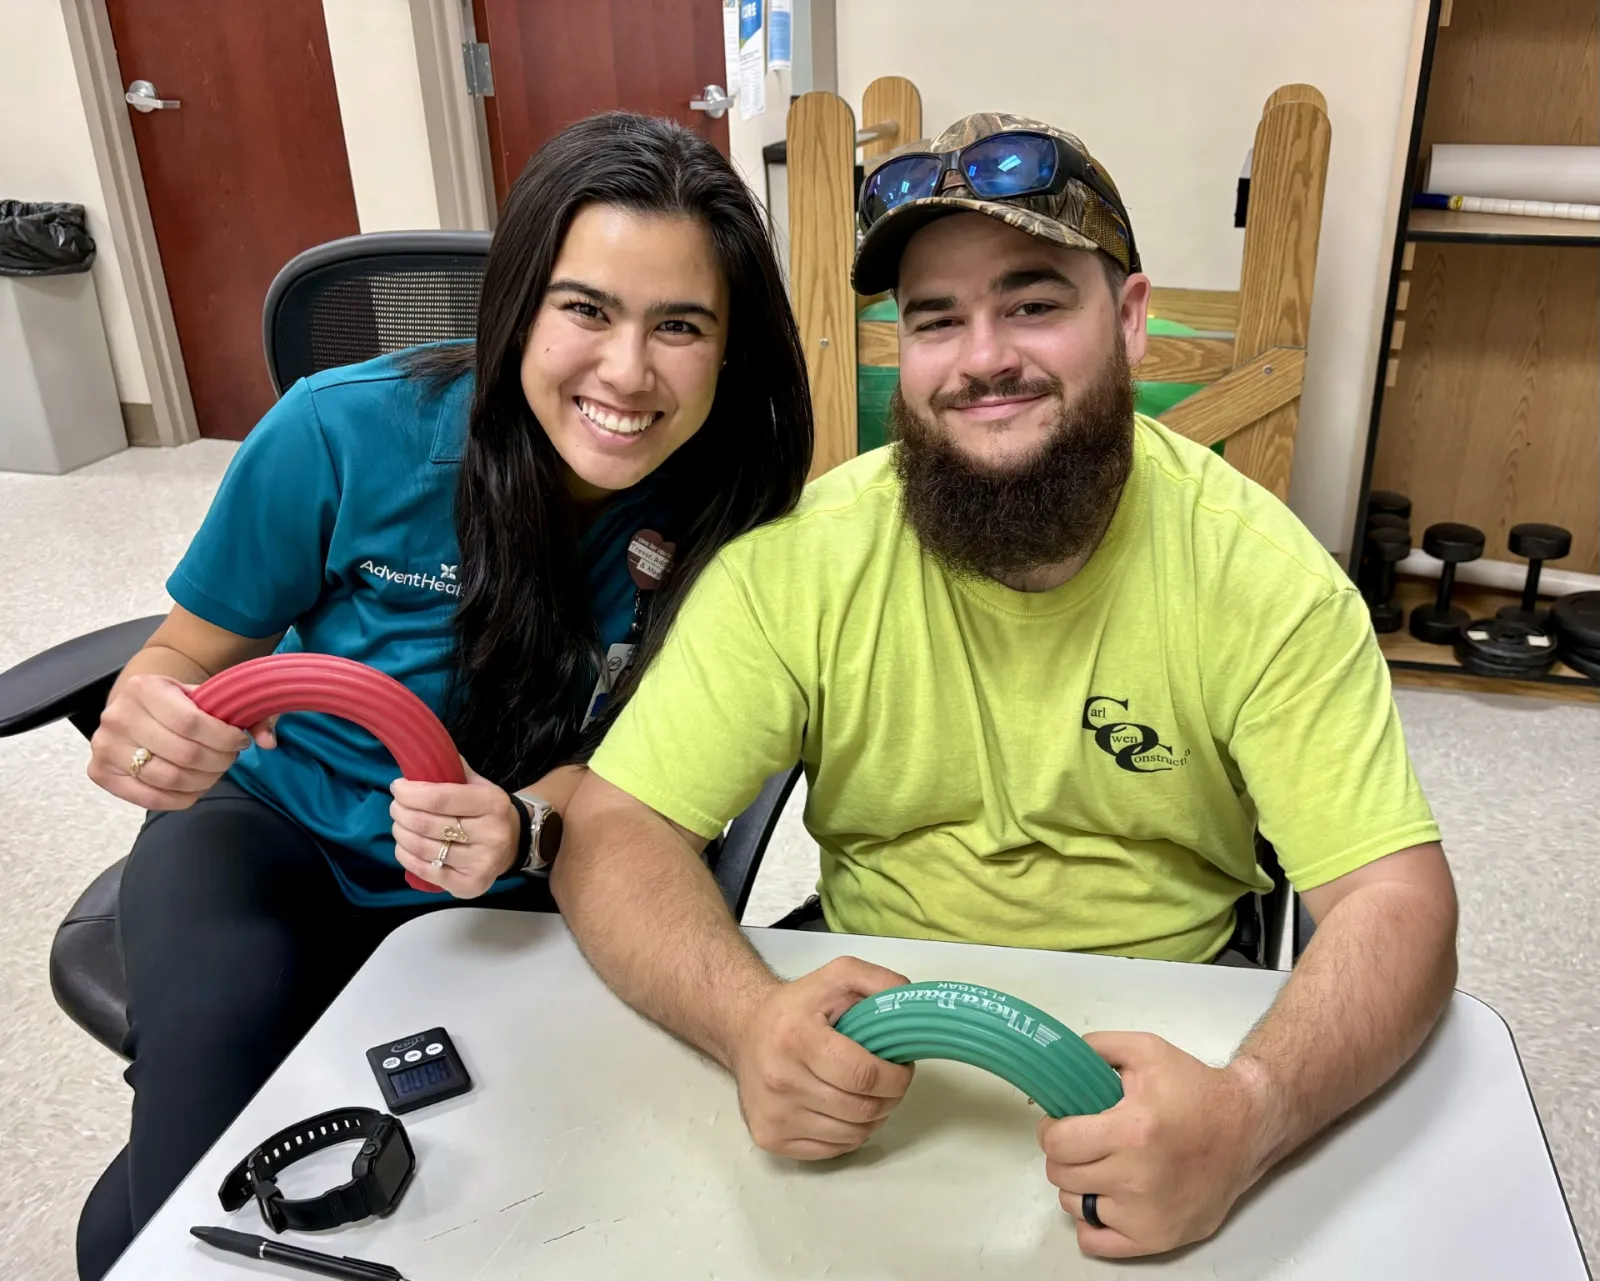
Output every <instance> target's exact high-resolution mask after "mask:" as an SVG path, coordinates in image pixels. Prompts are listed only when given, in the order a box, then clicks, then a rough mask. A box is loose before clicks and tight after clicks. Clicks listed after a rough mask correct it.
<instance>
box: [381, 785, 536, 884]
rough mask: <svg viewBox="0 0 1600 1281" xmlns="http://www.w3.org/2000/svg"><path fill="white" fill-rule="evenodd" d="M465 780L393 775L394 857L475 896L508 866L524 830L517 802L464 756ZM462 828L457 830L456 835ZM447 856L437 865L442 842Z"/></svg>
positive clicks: (424, 875) (410, 869)
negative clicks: (419, 780) (424, 779)
mask: <svg viewBox="0 0 1600 1281" xmlns="http://www.w3.org/2000/svg"><path fill="white" fill-rule="evenodd" d="M461 766H462V769H463V770H465V772H466V775H467V781H466V782H465V783H417V782H413V781H412V780H410V779H405V778H397V779H396V780H395V781H394V784H393V786H391V787H390V789H389V791H390V792H391V793H392V794H393V796H394V800H393V801H392V802H391V803H390V805H389V817H390V818H392V819H393V820H394V845H395V857H396V858H397V859H399V860H400V866H401V867H403V868H405V869H406V871H408V872H410V873H412V874H413V875H415V876H418V877H420V878H421V879H422V880H424V881H429V882H431V883H432V884H434V885H437V886H439V887H440V888H441V889H444V890H448V891H449V892H450V893H451V894H454V895H455V896H456V897H457V898H477V897H478V896H479V895H480V894H482V893H483V892H484V891H485V890H487V889H488V888H489V887H490V886H491V885H493V884H494V882H495V881H496V879H497V878H499V877H501V876H504V875H505V874H506V873H507V872H509V871H510V870H511V864H512V863H513V862H514V861H515V859H516V856H517V844H518V841H519V840H520V838H521V835H522V819H521V818H520V817H519V815H518V814H517V810H516V805H517V802H516V801H515V800H513V799H512V798H511V796H510V795H509V794H508V793H506V792H504V791H502V790H501V789H500V788H498V787H496V786H495V785H494V784H493V783H491V782H490V781H489V780H488V779H486V778H483V777H482V776H481V775H479V774H478V773H477V772H476V771H475V770H474V769H473V768H472V767H471V766H470V765H468V764H467V763H466V762H465V761H462V762H461ZM458 833H460V835H458ZM447 840H448V841H449V842H450V845H449V847H448V849H447V850H445V854H446V857H445V861H444V863H443V864H442V865H440V866H438V867H435V866H434V860H435V859H437V858H438V857H439V853H440V850H441V849H444V847H445V842H446V841H447Z"/></svg>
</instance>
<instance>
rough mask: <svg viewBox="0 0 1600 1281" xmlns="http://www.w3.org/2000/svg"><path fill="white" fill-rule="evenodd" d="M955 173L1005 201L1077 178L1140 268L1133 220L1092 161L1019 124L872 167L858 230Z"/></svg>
mask: <svg viewBox="0 0 1600 1281" xmlns="http://www.w3.org/2000/svg"><path fill="white" fill-rule="evenodd" d="M952 172H953V173H957V174H959V175H960V176H961V178H962V180H963V181H964V182H965V183H966V185H967V186H968V187H969V188H970V189H971V191H972V193H973V194H974V195H975V196H978V197H979V198H980V199H983V200H1010V199H1013V198H1015V197H1017V196H1044V195H1050V196H1053V195H1058V194H1059V193H1060V192H1062V191H1063V190H1064V189H1065V188H1066V185H1067V183H1068V182H1069V181H1071V180H1073V179H1077V181H1079V182H1081V183H1083V184H1084V185H1085V186H1087V187H1088V188H1089V189H1090V190H1091V191H1093V192H1094V193H1095V194H1096V195H1097V196H1099V197H1100V199H1101V200H1103V201H1105V203H1106V204H1107V205H1109V206H1110V207H1111V209H1112V211H1113V212H1114V213H1115V214H1116V216H1117V218H1118V219H1119V220H1120V221H1121V223H1122V228H1123V230H1124V231H1125V232H1126V233H1127V238H1128V265H1129V269H1130V270H1132V271H1138V270H1139V253H1138V250H1137V249H1135V248H1134V244H1133V224H1132V223H1131V222H1130V221H1129V220H1128V214H1127V210H1125V209H1124V208H1123V207H1122V201H1121V200H1120V199H1119V198H1118V197H1117V195H1116V193H1115V192H1113V191H1112V190H1111V188H1110V186H1109V184H1107V183H1106V182H1105V181H1104V180H1103V179H1102V178H1101V177H1100V175H1099V174H1097V173H1096V172H1095V171H1094V168H1093V166H1091V165H1090V164H1089V162H1088V161H1087V160H1086V159H1085V158H1084V156H1083V154H1082V153H1081V152H1079V151H1077V150H1076V149H1074V148H1072V147H1069V146H1067V145H1066V144H1064V143H1063V142H1062V141H1061V140H1060V139H1059V138H1056V137H1054V136H1052V135H1050V134H1047V133H1036V132H1034V131H1033V130H1028V129H1019V130H1014V131H1012V132H1009V133H997V134H991V135H990V136H989V137H987V138H980V139H979V140H978V141H977V142H974V143H972V144H970V145H969V146H966V147H962V148H960V149H958V150H956V151H946V152H942V153H941V152H932V151H919V152H911V153H909V154H907V155H903V156H895V157H893V158H892V159H890V160H886V161H884V163H883V164H881V165H880V166H878V168H876V169H874V170H873V171H872V173H871V174H869V175H868V177H867V180H866V181H865V182H864V183H862V184H861V198H860V200H859V202H858V203H857V206H856V207H857V209H858V210H859V211H860V215H861V225H862V228H863V229H866V228H868V227H871V226H872V224H873V223H875V222H877V221H878V220H879V219H880V218H882V217H883V216H884V215H885V214H887V213H888V212H889V211H890V210H891V209H898V208H899V207H900V206H901V205H906V204H910V203H911V202H912V201H914V200H926V199H927V198H928V197H929V196H932V195H934V194H935V193H936V192H937V191H938V190H939V187H940V184H941V183H942V182H943V181H944V176H945V174H947V173H952Z"/></svg>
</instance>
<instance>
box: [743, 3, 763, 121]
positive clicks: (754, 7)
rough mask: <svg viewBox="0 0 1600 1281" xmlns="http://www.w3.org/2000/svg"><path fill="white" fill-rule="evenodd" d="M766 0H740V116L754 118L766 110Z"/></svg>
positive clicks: (745, 118)
mask: <svg viewBox="0 0 1600 1281" xmlns="http://www.w3.org/2000/svg"><path fill="white" fill-rule="evenodd" d="M764 4H765V0H739V119H741V120H752V119H754V118H755V117H756V116H759V115H760V114H761V113H762V112H764V111H765V110H766V109H767V41H766V35H767V30H766V24H765V23H764V22H762V20H761V18H762V8H763V5H764Z"/></svg>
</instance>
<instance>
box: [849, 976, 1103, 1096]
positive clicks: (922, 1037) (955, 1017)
mask: <svg viewBox="0 0 1600 1281" xmlns="http://www.w3.org/2000/svg"><path fill="white" fill-rule="evenodd" d="M834 1026H835V1028H836V1029H837V1030H838V1031H839V1032H840V1033H842V1034H843V1035H845V1036H848V1037H849V1038H850V1039H851V1040H852V1041H855V1042H856V1043H857V1044H859V1045H860V1046H861V1047H862V1048H863V1049H865V1050H869V1051H870V1052H871V1053H873V1054H876V1055H877V1056H878V1057H879V1058H880V1059H887V1060H888V1061H889V1062H891V1063H911V1062H914V1061H915V1060H917V1059H952V1060H954V1061H955V1062H957V1063H970V1064H971V1065H972V1066H973V1067H976V1068H982V1069H983V1070H984V1071H986V1072H993V1073H994V1074H995V1075H996V1076H998V1077H999V1078H1000V1079H1001V1080H1003V1081H1009V1082H1010V1083H1011V1084H1012V1085H1014V1086H1016V1087H1017V1089H1019V1090H1021V1091H1022V1092H1023V1093H1024V1094H1026V1095H1027V1096H1028V1097H1029V1098H1030V1099H1032V1100H1033V1101H1034V1102H1035V1103H1037V1104H1038V1105H1039V1106H1040V1107H1042V1108H1043V1109H1044V1110H1045V1111H1046V1112H1048V1113H1049V1114H1050V1115H1051V1116H1082V1115H1084V1114H1086V1113H1089V1112H1104V1111H1105V1110H1106V1109H1107V1108H1109V1107H1112V1106H1114V1105H1115V1104H1116V1103H1117V1102H1118V1101H1119V1100H1120V1099H1121V1098H1122V1079H1121V1078H1120V1077H1119V1076H1118V1075H1117V1074H1116V1072H1115V1070H1113V1068H1112V1067H1111V1065H1110V1064H1109V1063H1107V1062H1106V1061H1105V1060H1104V1059H1103V1058H1101V1057H1100V1056H1099V1055H1098V1054H1096V1053H1095V1052H1094V1051H1093V1050H1092V1049H1090V1048H1089V1045H1088V1043H1087V1042H1086V1041H1084V1039H1083V1038H1082V1037H1080V1036H1078V1034H1077V1033H1075V1032H1073V1031H1072V1030H1071V1029H1070V1028H1068V1027H1066V1026H1065V1025H1064V1024H1062V1023H1060V1022H1058V1021H1057V1020H1055V1019H1053V1018H1051V1017H1050V1016H1049V1015H1048V1014H1046V1013H1045V1012H1044V1011H1043V1010H1041V1009H1039V1008H1038V1006H1035V1005H1029V1004H1028V1003H1027V1002H1026V1001H1019V1000H1018V999H1017V998H1016V997H1014V996H1008V995H1007V994H1006V993H1004V992H996V991H995V990H994V989H993V988H987V987H976V986H974V985H973V984H971V983H954V982H948V981H945V982H937V983H908V984H906V986H904V987H892V988H889V989H888V990H887V991H885V992H879V993H878V994H877V995H876V996H869V997H868V998H867V999H866V1000H864V1001H860V1002H857V1003H856V1004H855V1005H852V1006H851V1007H850V1008H849V1009H848V1010H846V1011H845V1012H844V1014H843V1015H842V1016H841V1017H840V1019H839V1021H838V1023H837V1024H835V1025H834Z"/></svg>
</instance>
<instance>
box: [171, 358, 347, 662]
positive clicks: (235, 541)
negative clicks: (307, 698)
mask: <svg viewBox="0 0 1600 1281" xmlns="http://www.w3.org/2000/svg"><path fill="white" fill-rule="evenodd" d="M338 507H339V486H338V479H337V476H336V475H335V471H334V466H333V460H332V458H331V456H330V455H329V452H328V445H327V441H326V439H325V438H324V436H323V433H322V427H321V424H320V423H319V422H318V420H317V412H316V407H315V405H314V404H313V402H312V396H311V390H310V388H309V387H308V386H307V385H306V384H305V383H304V382H299V383H296V384H295V385H294V386H293V387H291V388H290V389H289V391H288V392H287V393H286V394H285V395H284V397H283V399H282V400H280V401H279V402H278V403H277V404H276V405H274V406H273V407H272V409H271V410H269V411H268V412H267V415H266V417H264V418H263V419H262V420H261V422H260V423H259V424H257V425H256V427H255V429H254V430H253V431H252V432H251V433H250V435H249V436H247V437H246V438H245V441H244V444H242V445H241V446H239V452H238V453H237V454H235V455H234V458H233V462H232V463H231V464H230V465H229V467H228V472H227V475H225V476H224V477H223V478H222V485H221V487H220V488H219V489H218V490H217V495H216V497H215V498H214V499H213V500H212V502H211V509H210V511H208V512H207V513H206V518H205V520H204V522H202V524H201V526H200V530H199V532H198V533H197V534H195V536H194V540H193V541H192V542H191V543H190V544H189V550H188V551H187V552H186V553H185V554H184V557H183V559H182V560H181V561H180V562H179V563H178V567H177V568H176V569H175V570H173V572H172V576H171V577H170V578H169V579H168V580H167V593H168V594H169V595H170V596H171V597H172V599H173V600H175V601H176V602H177V603H178V604H179V605H181V606H183V608H184V609H186V610H188V611H189V612H190V613H191V614H195V615H197V616H199V617H200V618H203V619H205V620H206V622H208V623H212V624H214V625H216V626H217V627H222V628H225V629H226V630H228V631H230V632H235V633H237V634H238V635H240V636H253V637H259V636H275V635H277V634H278V633H279V632H282V631H285V630H287V629H288V628H289V627H290V626H291V625H292V624H293V623H294V621H295V620H296V619H297V618H299V617H300V616H301V615H303V614H304V613H306V612H307V611H308V610H310V609H311V607H312V606H313V605H315V604H316V603H317V600H318V599H319V597H320V596H321V594H322V590H323V583H324V579H325V576H326V568H327V558H328V543H329V540H330V538H331V537H332V534H333V524H334V519H335V517H336V516H337V514H338Z"/></svg>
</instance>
